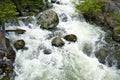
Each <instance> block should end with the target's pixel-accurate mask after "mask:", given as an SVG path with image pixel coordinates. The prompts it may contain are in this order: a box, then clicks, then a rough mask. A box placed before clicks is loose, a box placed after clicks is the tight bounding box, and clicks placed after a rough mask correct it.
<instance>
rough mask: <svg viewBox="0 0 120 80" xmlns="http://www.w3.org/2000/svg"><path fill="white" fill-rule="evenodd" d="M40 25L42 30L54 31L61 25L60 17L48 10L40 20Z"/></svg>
mask: <svg viewBox="0 0 120 80" xmlns="http://www.w3.org/2000/svg"><path fill="white" fill-rule="evenodd" d="M38 23H40V24H41V26H40V27H41V28H42V29H47V30H49V29H54V28H55V27H56V26H57V25H58V23H59V19H58V15H57V13H56V12H54V11H52V10H46V11H44V12H42V14H41V15H40V17H39V18H38Z"/></svg>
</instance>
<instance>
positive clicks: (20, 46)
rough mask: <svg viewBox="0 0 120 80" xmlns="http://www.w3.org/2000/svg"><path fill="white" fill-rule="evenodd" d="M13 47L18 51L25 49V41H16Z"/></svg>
mask: <svg viewBox="0 0 120 80" xmlns="http://www.w3.org/2000/svg"><path fill="white" fill-rule="evenodd" d="M14 47H15V48H16V49H17V50H19V49H23V48H24V47H25V41H24V40H22V39H21V40H17V41H16V42H15V43H14Z"/></svg>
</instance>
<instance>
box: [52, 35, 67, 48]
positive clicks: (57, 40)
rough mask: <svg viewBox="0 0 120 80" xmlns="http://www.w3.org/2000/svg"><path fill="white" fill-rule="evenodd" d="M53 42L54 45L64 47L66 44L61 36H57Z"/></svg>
mask: <svg viewBox="0 0 120 80" xmlns="http://www.w3.org/2000/svg"><path fill="white" fill-rule="evenodd" d="M51 43H52V45H53V46H56V47H62V46H63V45H64V44H65V43H64V41H63V40H62V39H61V38H60V37H55V38H54V39H53V40H52V42H51Z"/></svg>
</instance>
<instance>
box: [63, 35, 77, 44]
mask: <svg viewBox="0 0 120 80" xmlns="http://www.w3.org/2000/svg"><path fill="white" fill-rule="evenodd" d="M64 39H65V40H67V41H70V42H76V41H77V36H76V35H74V34H69V35H66V36H65V37H64Z"/></svg>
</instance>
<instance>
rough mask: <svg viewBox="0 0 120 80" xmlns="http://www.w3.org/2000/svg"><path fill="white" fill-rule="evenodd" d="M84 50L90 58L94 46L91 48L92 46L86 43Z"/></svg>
mask: <svg viewBox="0 0 120 80" xmlns="http://www.w3.org/2000/svg"><path fill="white" fill-rule="evenodd" d="M82 50H83V52H84V53H85V54H87V55H88V56H90V55H91V53H92V46H91V44H89V43H85V44H84V46H83V49H82Z"/></svg>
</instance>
